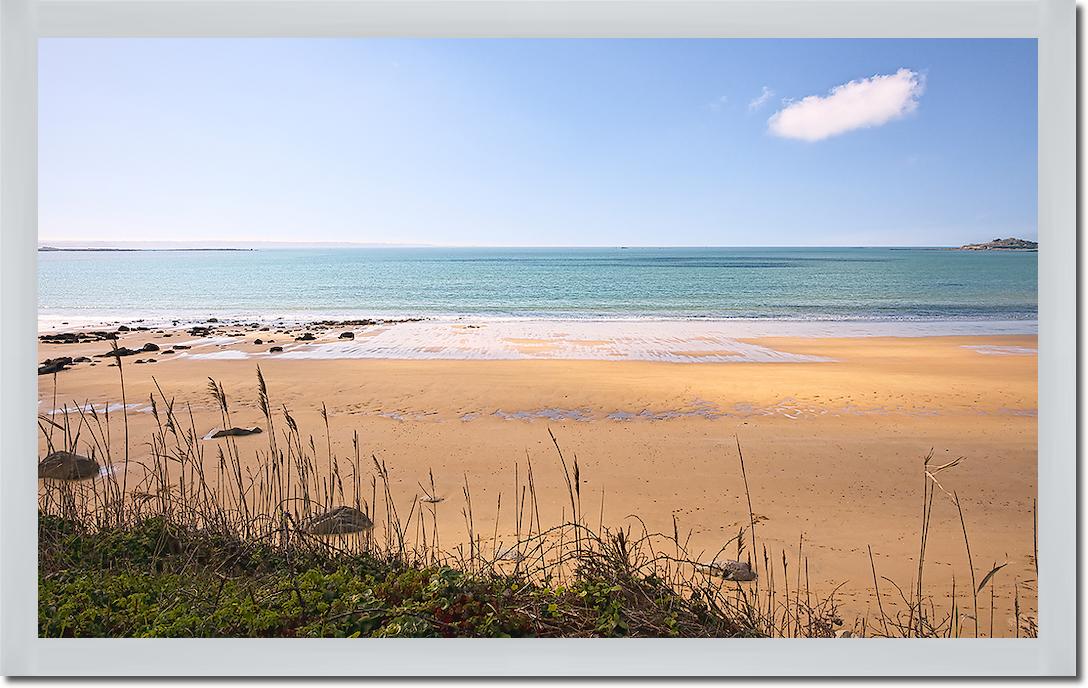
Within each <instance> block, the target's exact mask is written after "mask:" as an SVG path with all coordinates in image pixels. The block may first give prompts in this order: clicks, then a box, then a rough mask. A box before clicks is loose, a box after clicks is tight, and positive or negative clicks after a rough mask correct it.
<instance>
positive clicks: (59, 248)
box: [38, 246, 257, 253]
mask: <svg viewBox="0 0 1088 688" xmlns="http://www.w3.org/2000/svg"><path fill="white" fill-rule="evenodd" d="M256 250H257V249H255V248H94V247H87V248H68V247H63V246H39V247H38V251H41V252H46V253H52V252H54V251H95V252H111V253H113V252H129V251H256Z"/></svg>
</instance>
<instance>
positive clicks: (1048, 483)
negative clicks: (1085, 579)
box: [0, 0, 1077, 676]
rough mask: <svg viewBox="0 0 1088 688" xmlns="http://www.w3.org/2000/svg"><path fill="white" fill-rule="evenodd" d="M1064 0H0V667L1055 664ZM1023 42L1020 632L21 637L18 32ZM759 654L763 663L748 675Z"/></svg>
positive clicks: (26, 493) (28, 101)
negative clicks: (1025, 342)
mask: <svg viewBox="0 0 1088 688" xmlns="http://www.w3.org/2000/svg"><path fill="white" fill-rule="evenodd" d="M1074 12H1075V10H1074V3H1073V0H950V1H947V2H935V1H934V0H762V1H758V2H756V1H753V0H674V1H672V2H669V1H668V0H551V1H548V0H507V1H505V2H503V1H498V0H400V1H396V0H0V418H2V419H3V427H2V430H3V432H2V434H0V456H2V457H3V461H2V462H0V477H2V480H0V515H2V516H3V519H2V521H0V537H2V544H3V547H2V550H0V586H2V587H0V603H2V605H3V610H4V614H3V615H2V619H0V632H2V638H0V662H2V671H3V673H4V674H5V675H38V676H44V675H55V676H59V675H82V676H89V675H129V676H152V675H202V676H231V675H265V676H276V675H292V676H331V675H372V676H400V675H406V674H411V675H419V676H457V675H550V676H574V675H579V676H588V675H592V676H606V675H658V676H679V675H686V676H716V675H765V674H767V673H773V674H775V675H956V676H968V675H1066V676H1069V675H1075V674H1076V671H1077V657H1076V641H1077V623H1076V622H1077V616H1076V614H1077V604H1076V602H1077V581H1076V573H1077V533H1076V515H1077V501H1076V498H1077V492H1076V490H1077V483H1076V476H1077V467H1076V457H1077V443H1076V409H1077V404H1076V401H1077V396H1076V392H1077V390H1076V378H1075V375H1072V374H1070V371H1074V370H1076V342H1077V332H1076V315H1075V314H1076V293H1077V292H1076V284H1077V282H1076V268H1077V263H1076V260H1077V258H1076V256H1077V253H1076V246H1077V244H1076V232H1075V228H1076V189H1075V183H1076V181H1075V180H1076V147H1075V144H1076V136H1075V134H1076V121H1075V112H1076V82H1075V60H1076V47H1075V31H1076V22H1075V16H1074ZM394 35H396V36H462V37H489V36H490V37H498V36H505V37H545V36H551V37H560V36H562V37H576V36H577V37H590V36H594V37H620V36H630V37H633V36H639V37H667V36H674V37H695V36H700V37H733V38H739V37H749V38H758V37H791V38H817V37H836V38H845V37H882V38H896V37H903V38H905V37H916V38H923V37H960V38H967V37H975V38H983V37H1036V38H1037V39H1038V67H1039V91H1038V99H1039V118H1038V136H1039V177H1038V180H1039V181H1038V184H1039V190H1038V194H1039V196H1038V206H1039V216H1038V227H1039V241H1040V243H1041V244H1042V246H1041V248H1040V251H1039V262H1040V270H1039V350H1040V357H1039V358H1040V364H1039V411H1040V413H1039V445H1038V447H1039V454H1038V456H1039V466H1038V485H1039V498H1040V499H1039V548H1040V550H1041V552H1042V554H1041V555H1040V558H1041V559H1042V561H1043V567H1042V569H1041V571H1040V576H1039V579H1040V580H1039V622H1040V624H1039V635H1040V637H1039V638H1037V639H979V640H976V639H960V640H956V641H948V640H932V639H922V640H909V641H908V640H902V641H884V642H869V643H866V644H865V647H864V650H863V651H859V650H861V648H860V647H859V646H856V645H854V644H852V643H844V642H842V641H837V640H814V639H809V640H790V639H771V640H755V639H722V640H669V639H644V640H634V639H622V640H603V639H602V640H594V641H585V640H575V639H555V640H541V639H521V640H475V639H435V640H430V639H416V640H392V639H391V640H384V641H375V642H373V643H363V642H360V641H358V640H339V639H313V640H297V639H296V640H287V639H185V640H151V639H39V638H38V637H37V604H36V600H37V595H36V589H37V567H36V561H37V557H36V551H37V534H36V532H35V530H31V529H29V528H28V527H27V524H28V523H30V522H32V521H33V520H34V519H35V518H36V515H35V514H36V503H35V500H34V495H35V494H36V491H35V489H34V485H35V484H36V476H35V475H34V473H33V472H32V470H31V463H30V462H29V461H27V460H22V459H21V458H19V457H26V456H30V455H36V454H37V449H36V440H35V436H34V427H35V426H34V412H33V409H34V408H35V406H34V404H32V403H31V400H33V399H34V398H35V397H36V391H35V389H36V380H35V376H34V374H33V367H32V365H31V364H32V362H33V361H34V359H36V353H37V341H36V331H37V330H36V325H35V323H36V318H37V298H36V295H37V270H36V266H37V251H36V245H37V156H36V153H37V150H36V142H37V108H36V101H37V39H38V38H39V37H59V36H117V37H120V36H132V37H135V36H160V37H166V36H222V37H225V36H394ZM768 667H771V671H770V672H768Z"/></svg>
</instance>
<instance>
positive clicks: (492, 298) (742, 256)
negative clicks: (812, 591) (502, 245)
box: [38, 248, 1037, 332]
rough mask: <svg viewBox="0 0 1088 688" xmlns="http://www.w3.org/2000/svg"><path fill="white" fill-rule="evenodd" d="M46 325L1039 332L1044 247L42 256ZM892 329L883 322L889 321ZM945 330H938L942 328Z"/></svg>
mask: <svg viewBox="0 0 1088 688" xmlns="http://www.w3.org/2000/svg"><path fill="white" fill-rule="evenodd" d="M38 270H39V317H40V323H41V324H42V325H41V326H44V325H45V324H50V323H51V324H52V325H53V326H55V325H56V324H58V323H60V322H63V321H72V322H73V323H74V322H96V321H102V322H105V321H110V320H135V319H139V318H145V319H149V320H152V321H168V320H170V319H179V320H182V321H191V320H202V319H205V318H207V317H211V316H216V317H219V318H242V319H250V320H273V319H276V318H286V319H296V320H302V319H306V318H348V317H386V318H400V317H426V318H433V319H450V318H453V319H456V318H459V317H472V318H477V319H498V320H505V319H513V320H520V319H529V320H531V319H537V320H539V319H544V320H609V319H626V320H713V321H719V320H745V321H756V322H765V323H770V322H779V321H780V322H783V323H786V322H802V323H803V322H807V323H844V324H847V325H849V324H852V326H853V327H855V328H856V327H858V326H860V324H864V323H871V324H873V325H874V328H875V329H877V330H879V329H882V328H884V329H886V328H887V327H888V324H891V323H902V324H912V323H913V325H912V327H913V328H915V329H917V328H919V327H922V328H923V329H924V325H923V324H924V323H944V325H943V326H944V327H947V324H948V323H961V324H962V326H963V327H964V328H966V329H968V330H970V331H988V329H993V331H1001V332H1008V331H1024V332H1033V331H1034V326H1035V320H1036V317H1037V254H1036V253H998V252H969V251H949V250H940V249H891V248H630V249H621V248H600V249H589V248H587V249H491V248H488V249H477V248H336V249H261V250H254V251H124V252H98V251H96V252H69V251H63V252H40V253H39V254H38ZM881 324H883V325H881ZM938 329H939V328H938Z"/></svg>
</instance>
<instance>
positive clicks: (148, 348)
mask: <svg viewBox="0 0 1088 688" xmlns="http://www.w3.org/2000/svg"><path fill="white" fill-rule="evenodd" d="M158 350H159V345H158V344H155V343H153V342H148V343H147V344H144V345H143V346H142V347H140V351H158Z"/></svg>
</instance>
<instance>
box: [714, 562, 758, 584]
mask: <svg viewBox="0 0 1088 688" xmlns="http://www.w3.org/2000/svg"><path fill="white" fill-rule="evenodd" d="M708 568H709V569H710V572H711V573H713V574H714V575H716V576H721V577H722V578H724V579H725V580H729V581H738V582H745V581H754V580H755V579H756V572H755V571H753V570H752V566H751V564H749V563H748V562H746V561H733V560H730V561H722V562H718V563H717V564H711V565H710V566H708Z"/></svg>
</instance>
